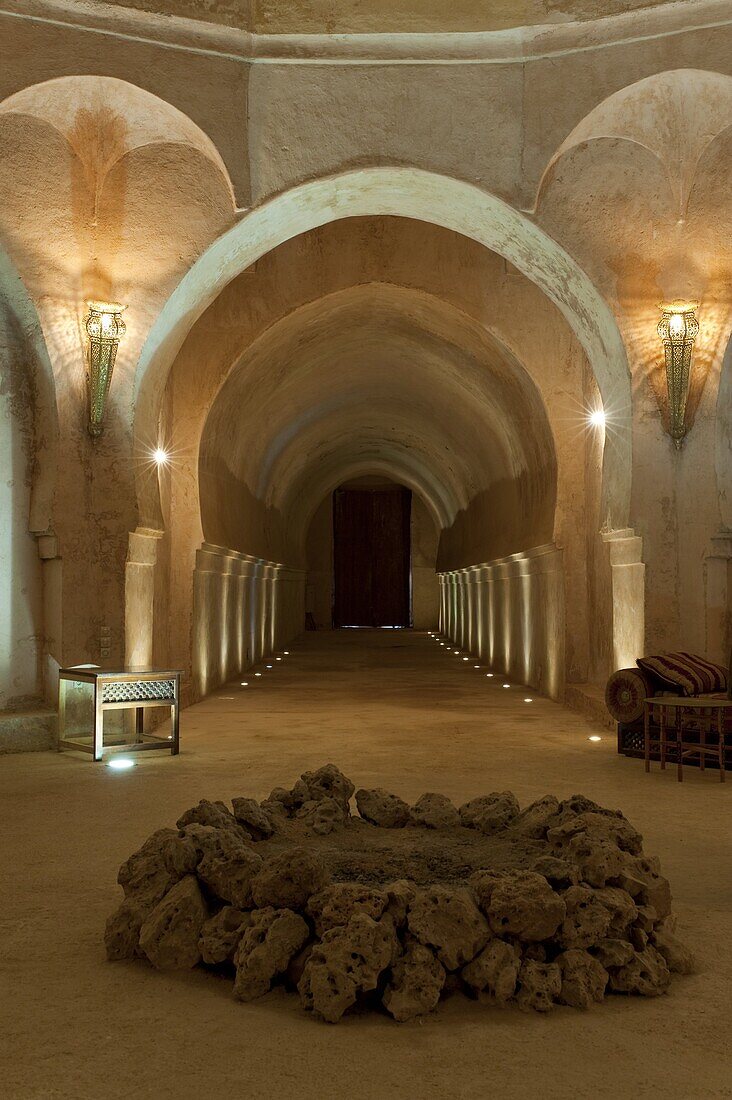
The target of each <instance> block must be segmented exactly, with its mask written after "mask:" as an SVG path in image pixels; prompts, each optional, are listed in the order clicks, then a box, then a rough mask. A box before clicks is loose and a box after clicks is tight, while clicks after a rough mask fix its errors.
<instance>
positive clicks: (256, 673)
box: [254, 672, 262, 676]
mask: <svg viewBox="0 0 732 1100" xmlns="http://www.w3.org/2000/svg"><path fill="white" fill-rule="evenodd" d="M254 675H255V676H261V675H262V673H261V672H255V673H254Z"/></svg>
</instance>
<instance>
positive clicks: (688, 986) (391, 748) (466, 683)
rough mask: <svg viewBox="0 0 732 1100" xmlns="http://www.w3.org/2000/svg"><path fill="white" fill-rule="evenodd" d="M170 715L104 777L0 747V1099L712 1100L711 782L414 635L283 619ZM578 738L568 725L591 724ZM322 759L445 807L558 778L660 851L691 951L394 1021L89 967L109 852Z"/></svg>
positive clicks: (720, 878) (114, 895)
mask: <svg viewBox="0 0 732 1100" xmlns="http://www.w3.org/2000/svg"><path fill="white" fill-rule="evenodd" d="M273 663H274V667H273V669H272V670H270V671H265V673H264V675H263V676H262V677H256V678H255V677H254V676H253V675H248V676H247V677H243V678H242V679H246V680H247V681H248V683H249V685H250V686H249V687H247V688H243V687H241V686H240V684H239V682H238V681H237V682H236V683H234V684H230V685H228V686H227V687H226V688H224V689H222V690H221V691H219V692H217V693H216V694H214V695H212V696H210V697H209V698H208V699H206V701H205V702H203V703H201V704H199V705H197V706H195V707H192V708H190V709H188V710H186V711H185V712H184V713H183V722H182V752H181V755H180V756H179V757H177V758H171V757H170V756H168V755H167V754H166V753H148V754H143V755H142V757H141V758H140V760H139V764H138V766H137V767H136V768H134V769H132V770H131V771H129V772H126V773H114V772H112V771H110V770H109V769H108V768H106V767H104V766H103V765H98V764H97V765H95V764H92V763H91V762H90V760H89V758H88V757H82V756H77V755H76V754H74V753H64V754H61V755H59V754H55V753H37V754H26V755H15V756H6V757H4V758H0V805H2V807H3V811H4V812H3V839H2V845H1V850H2V875H1V878H0V889H1V890H2V897H3V899H4V901H3V906H2V910H1V911H0V978H1V979H2V980H1V981H0V985H1V986H2V996H1V997H0V1062H2V1065H3V1083H2V1089H1V1090H0V1091H2V1095H3V1096H7V1097H8V1098H9V1100H21V1098H22V1100H30V1098H33V1100H36V1098H38V1100H41V1098H43V1100H45V1098H64V1100H66V1098H67V1097H68V1098H71V1097H74V1098H76V1100H87V1098H89V1100H91V1098H94V1100H103V1098H108V1097H109V1098H117V1097H119V1098H122V1097H131V1096H135V1097H143V1098H147V1097H151V1098H152V1097H155V1098H164V1097H183V1098H188V1097H204V1096H215V1095H217V1094H224V1093H226V1094H228V1095H234V1096H247V1097H255V1098H260V1097H261V1098H269V1097H274V1096H279V1097H296V1096H297V1097H313V1098H315V1097H318V1098H321V1097H322V1098H329V1097H342V1096H344V1095H347V1096H349V1097H354V1098H356V1100H360V1098H372V1097H373V1098H376V1097H379V1098H384V1097H400V1098H405V1100H411V1098H412V1097H414V1098H415V1100H416V1098H417V1097H419V1098H420V1100H423V1098H424V1097H429V1096H434V1097H447V1096H450V1097H459V1098H472V1097H475V1098H476V1100H477V1098H478V1097H481V1098H482V1097H484V1096H486V1095H494V1096H498V1097H501V1098H503V1097H517V1098H518V1097H521V1098H524V1097H542V1098H544V1097H562V1098H563V1100H564V1098H566V1096H567V1095H568V1093H571V1094H572V1095H574V1096H578V1097H590V1096H592V1097H619V1096H620V1097H624V1096H631V1095H632V1096H636V1097H638V1096H640V1097H643V1096H649V1097H650V1096H651V1095H653V1096H655V1097H684V1098H696V1097H728V1096H732V1073H731V1072H730V1056H729V1044H728V1039H727V1032H728V1021H729V1017H730V1012H731V1011H732V993H731V992H730V990H731V989H732V934H731V933H732V875H730V873H729V868H730V866H731V865H732V828H731V827H730V817H731V815H730V801H729V800H730V797H732V787H731V786H730V784H729V783H727V784H725V785H721V784H719V782H718V781H717V775H716V773H715V772H713V771H707V773H706V774H700V773H699V772H698V771H697V770H696V769H693V768H688V769H686V774H685V780H684V783H683V784H681V785H679V784H678V783H677V782H676V776H675V769H673V768H671V769H669V770H667V771H666V772H665V773H662V772H660V771H659V770H658V767H657V766H656V767H655V768H654V770H653V771H652V773H651V774H650V775H645V773H644V771H643V765H642V762H640V761H637V760H629V759H625V758H623V757H619V756H617V755H616V752H615V740H614V736H613V735H612V733H609V732H608V731H606V730H598V729H595V728H593V727H591V726H590V725H589V724H588V723H587V722H586V721H585V720H584V719H583V718H581V717H580V716H578V715H576V714H574V713H572V712H571V711H569V710H567V709H565V708H563V707H561V706H558V705H557V704H554V703H551V702H549V701H547V700H545V699H542V698H540V697H539V696H536V695H533V696H532V698H533V702H532V703H525V702H524V698H525V697H527V695H529V694H530V693H528V692H526V691H525V690H524V689H522V688H521V687H520V686H519V685H513V686H512V687H511V688H509V689H504V688H502V687H501V684H502V683H503V682H504V681H503V679H502V678H501V677H498V676H496V677H494V678H493V679H489V678H487V677H486V676H485V672H486V671H488V670H487V669H486V668H485V667H483V668H480V669H475V668H474V667H473V664H474V662H473V661H470V662H463V661H462V660H460V659H459V658H457V657H456V656H455V655H454V654H449V655H448V654H447V652H446V648H441V647H439V646H437V645H435V644H434V643H433V642H432V641H431V640H430V639H428V638H427V637H426V636H425V635H419V634H412V633H408V632H399V633H397V632H394V633H392V632H387V631H383V632H373V633H372V632H368V633H367V632H340V633H337V634H314V635H306V636H305V637H304V638H303V639H301V640H300V641H298V642H296V643H294V644H293V645H292V646H291V653H290V656H289V657H287V658H285V659H284V660H283V661H281V662H273ZM598 733H599V734H600V735H601V736H602V740H601V741H599V742H597V741H594V742H593V741H589V740H588V737H589V736H590V735H591V734H598ZM326 760H332V761H333V762H334V763H336V764H337V765H338V767H340V768H341V769H342V770H343V771H344V772H345V773H346V774H347V775H349V776H350V777H352V778H353V780H354V781H355V782H356V783H357V784H358V785H359V786H364V787H384V788H386V789H388V790H391V791H393V792H394V793H395V794H398V795H400V796H401V797H402V798H404V799H406V800H407V801H409V802H414V801H415V800H416V799H417V798H418V797H419V796H420V795H421V794H423V793H424V792H425V791H440V792H442V793H444V794H446V795H448V796H450V797H451V798H452V800H453V801H454V802H455V803H456V804H460V803H462V802H464V801H466V800H467V799H469V798H471V797H473V796H474V795H477V794H480V793H484V792H486V791H491V790H507V789H510V790H513V791H514V792H515V793H516V795H517V796H518V798H519V800H520V802H521V803H522V804H524V805H525V804H526V803H528V802H531V801H532V800H534V799H535V798H537V797H539V796H541V795H543V794H546V793H553V794H556V795H557V796H559V797H560V798H562V797H567V796H569V795H571V794H573V793H575V792H578V791H580V792H582V793H583V794H585V795H587V796H588V797H590V798H592V799H595V800H596V801H597V802H599V803H601V804H602V805H606V806H611V807H617V808H619V809H621V810H622V811H623V812H624V813H625V814H626V816H627V817H628V818H629V819H630V820H631V821H632V822H633V824H634V825H635V826H636V827H637V828H638V829H640V831H641V832H642V833H643V837H644V848H645V851H646V852H647V853H652V854H657V855H658V856H660V858H661V865H662V870H663V873H664V874H665V875H666V876H667V877H668V878H669V879H670V881H671V887H672V892H673V898H674V901H673V908H674V912H675V914H676V915H677V917H678V928H677V934H678V935H679V937H680V938H681V939H682V940H683V942H684V943H685V944H686V945H687V946H688V947H690V948H691V949H692V950H693V951H694V953H695V955H696V959H697V971H696V973H695V974H694V975H692V976H691V977H679V978H677V980H675V981H674V983H673V984H672V986H671V991H670V993H669V995H668V996H663V997H659V998H656V999H653V1000H650V999H639V998H623V997H616V998H610V999H608V1000H607V1001H605V1003H604V1004H602V1005H598V1006H597V1007H596V1008H594V1009H592V1010H590V1011H589V1012H586V1013H581V1012H578V1011H576V1010H571V1009H565V1008H561V1007H559V1008H556V1009H555V1010H554V1011H553V1012H552V1013H550V1014H549V1015H548V1016H542V1017H539V1016H536V1015H525V1014H522V1013H520V1012H519V1011H518V1010H515V1009H508V1010H507V1009H503V1010H499V1009H495V1010H494V1009H486V1008H485V1007H483V1006H478V1005H475V1004H471V1003H470V1002H469V1001H467V1000H465V999H464V998H462V997H454V998H452V999H448V1000H447V1001H446V1002H445V1003H444V1004H443V1005H442V1006H441V1008H440V1011H439V1013H436V1014H435V1015H433V1016H430V1017H426V1018H422V1019H419V1020H415V1021H413V1022H412V1023H410V1024H407V1025H401V1026H397V1025H395V1024H394V1021H393V1020H390V1019H389V1018H388V1017H386V1016H384V1017H380V1016H378V1015H374V1014H369V1015H361V1016H355V1017H345V1018H344V1019H343V1021H342V1022H341V1024H340V1025H339V1027H338V1028H332V1027H328V1026H327V1025H324V1024H319V1023H317V1022H316V1021H315V1020H313V1019H312V1018H309V1017H307V1016H304V1015H303V1014H302V1012H301V1010H300V1008H299V1006H298V1004H297V1001H296V999H295V998H292V997H291V996H288V995H286V994H285V993H284V992H283V991H281V990H275V991H273V992H272V993H271V994H269V995H267V997H266V998H265V999H264V1000H263V1001H257V1002H256V1003H251V1004H240V1003H237V1002H235V1001H233V1000H232V998H231V989H230V982H229V981H224V980H222V981H220V982H219V981H216V980H215V979H212V978H211V976H210V975H209V974H204V973H202V972H199V971H192V972H187V973H172V974H161V973H159V972H156V971H154V970H153V969H152V968H148V967H146V966H144V965H141V964H140V963H139V962H138V963H115V964H111V963H108V962H106V960H105V953H104V944H103V941H102V935H103V930H104V923H105V920H106V917H107V916H108V914H109V913H110V911H111V910H112V909H113V908H114V907H115V905H116V904H117V902H118V900H119V887H118V886H117V885H116V875H117V869H118V867H119V865H120V864H121V863H122V861H123V860H124V859H125V858H126V857H127V856H128V855H129V853H130V852H131V851H133V850H134V849H135V848H136V847H138V846H139V844H140V843H141V842H142V841H143V840H144V839H145V838H146V837H147V836H148V835H149V834H150V833H152V832H153V831H154V830H155V829H157V828H159V827H161V826H162V825H164V824H169V823H171V822H173V821H175V819H176V818H177V817H178V816H179V815H180V814H181V813H182V812H183V811H184V810H185V809H187V808H188V807H189V806H192V805H194V804H195V803H196V802H198V800H199V799H200V798H209V799H214V798H221V799H223V800H226V801H229V800H230V799H231V797H232V796H242V795H243V796H252V797H256V798H262V797H264V796H265V795H266V794H267V792H268V791H269V790H271V789H272V788H273V787H275V786H280V785H283V784H285V785H288V784H289V783H290V782H291V780H292V778H293V777H294V776H297V775H299V774H300V773H301V772H303V771H305V770H307V769H313V768H317V767H319V766H320V765H321V764H322V763H323V762H324V761H326Z"/></svg>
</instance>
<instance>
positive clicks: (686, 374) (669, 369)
mask: <svg viewBox="0 0 732 1100" xmlns="http://www.w3.org/2000/svg"><path fill="white" fill-rule="evenodd" d="M698 306H699V303H698V302H669V303H664V304H662V305H661V306H660V307H659V308H660V310H661V320H660V321H659V323H658V335H659V336H660V337H661V340H662V341H663V350H664V354H665V357H666V385H667V387H668V400H669V414H670V421H671V438H672V439H673V441H674V446H675V447H676V449H677V450H681V444H682V443H683V441H684V436H685V435H686V432H687V430H688V429H687V427H686V398H687V396H688V393H689V378H690V376H691V356H692V350H693V347H694V341H695V340H696V337H697V334H698V332H699V322H698V321H697V319H696V310H697V308H698Z"/></svg>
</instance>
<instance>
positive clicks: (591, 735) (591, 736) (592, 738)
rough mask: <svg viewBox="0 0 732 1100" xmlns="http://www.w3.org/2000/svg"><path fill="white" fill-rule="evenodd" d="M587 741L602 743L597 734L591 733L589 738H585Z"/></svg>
mask: <svg viewBox="0 0 732 1100" xmlns="http://www.w3.org/2000/svg"><path fill="white" fill-rule="evenodd" d="M587 740H588V741H602V738H601V737H600V735H599V733H592V734H590V736H589V737H588V738H587Z"/></svg>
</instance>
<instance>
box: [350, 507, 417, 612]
mask: <svg viewBox="0 0 732 1100" xmlns="http://www.w3.org/2000/svg"><path fill="white" fill-rule="evenodd" d="M411 511H412V494H411V491H410V490H409V489H402V488H399V489H336V491H335V493H334V494H333V564H334V572H335V598H334V606H333V625H334V626H336V627H340V626H409V625H410V563H411V547H410V516H411Z"/></svg>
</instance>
